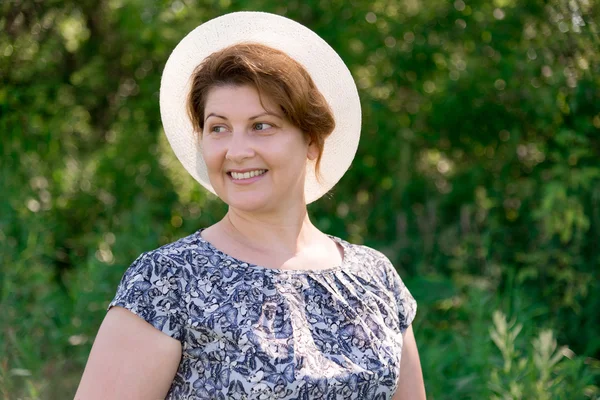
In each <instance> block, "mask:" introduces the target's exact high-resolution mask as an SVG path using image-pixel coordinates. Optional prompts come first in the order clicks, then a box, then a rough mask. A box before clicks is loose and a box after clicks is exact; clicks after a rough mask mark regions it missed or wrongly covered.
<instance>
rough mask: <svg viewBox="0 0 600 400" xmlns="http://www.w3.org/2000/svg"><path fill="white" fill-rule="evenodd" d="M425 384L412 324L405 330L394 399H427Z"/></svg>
mask: <svg viewBox="0 0 600 400" xmlns="http://www.w3.org/2000/svg"><path fill="white" fill-rule="evenodd" d="M425 399H426V397H425V384H424V383H423V373H422V372H421V361H420V360H419V350H417V342H416V341H415V335H414V334H413V329H412V325H410V326H409V327H408V329H406V331H405V332H404V344H403V345H402V359H401V360H400V376H399V377H398V389H397V390H396V393H395V394H394V397H393V398H392V400H425Z"/></svg>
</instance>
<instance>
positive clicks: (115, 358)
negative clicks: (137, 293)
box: [75, 307, 181, 400]
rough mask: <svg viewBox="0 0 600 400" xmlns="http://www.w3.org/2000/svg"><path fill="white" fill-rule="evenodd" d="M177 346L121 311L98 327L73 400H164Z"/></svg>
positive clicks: (111, 313)
mask: <svg viewBox="0 0 600 400" xmlns="http://www.w3.org/2000/svg"><path fill="white" fill-rule="evenodd" d="M180 359H181V343H180V342H179V341H178V340H176V339H174V338H172V337H169V336H168V335H166V334H165V333H163V332H161V331H159V330H158V329H156V328H155V327H153V326H152V325H150V324H149V323H148V322H146V321H144V320H143V319H141V318H140V317H138V316H136V315H135V314H133V313H131V312H130V311H127V310H125V309H124V308H121V307H113V308H111V309H110V310H109V312H108V313H107V314H106V317H105V318H104V321H103V322H102V325H101V326H100V330H99V331H98V335H97V336H96V340H95V341H94V345H93V347H92V351H91V352H90V356H89V359H88V362H87V365H86V367H85V371H84V373H83V376H82V378H81V382H80V384H79V388H78V389H77V393H76V394H75V399H86V400H87V399H164V398H165V396H166V395H167V392H168V391H169V388H170V386H171V383H172V381H173V377H174V376H175V373H176V372H177V367H178V365H179V362H180Z"/></svg>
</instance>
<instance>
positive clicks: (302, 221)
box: [220, 205, 317, 255]
mask: <svg viewBox="0 0 600 400" xmlns="http://www.w3.org/2000/svg"><path fill="white" fill-rule="evenodd" d="M220 224H222V228H223V230H224V231H225V232H226V233H227V235H228V236H230V237H231V238H232V239H234V240H236V241H239V242H241V243H243V244H245V245H247V246H249V247H251V248H254V249H256V250H259V251H260V250H263V249H271V250H272V249H280V250H281V251H282V252H285V253H288V254H292V255H293V254H297V253H299V252H300V251H301V249H302V248H303V247H304V245H305V244H307V243H308V242H309V241H310V239H311V237H314V235H315V233H316V231H317V229H316V228H315V226H314V225H313V224H312V222H311V221H310V219H309V217H308V213H307V211H306V205H302V206H301V207H298V208H296V209H289V210H288V211H287V212H286V213H285V215H279V216H265V215H256V214H248V213H244V212H243V211H239V210H235V209H232V208H231V207H230V208H229V211H228V212H227V215H225V217H224V218H223V220H222V221H221V222H220Z"/></svg>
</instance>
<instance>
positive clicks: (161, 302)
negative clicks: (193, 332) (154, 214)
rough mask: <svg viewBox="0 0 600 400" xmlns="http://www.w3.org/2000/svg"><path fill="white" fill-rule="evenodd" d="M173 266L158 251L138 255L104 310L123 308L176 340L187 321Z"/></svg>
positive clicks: (176, 272) (179, 283) (180, 339)
mask: <svg viewBox="0 0 600 400" xmlns="http://www.w3.org/2000/svg"><path fill="white" fill-rule="evenodd" d="M178 275H179V273H178V270H177V266H176V265H174V264H173V263H171V262H170V260H169V259H168V258H167V257H165V256H163V255H161V254H160V253H158V252H148V253H144V254H142V255H140V256H139V257H138V258H137V259H136V260H135V261H134V262H133V263H132V264H131V265H130V266H129V268H128V269H127V270H126V271H125V273H124V274H123V278H122V279H121V282H120V283H119V286H118V287H117V293H116V295H115V297H114V299H113V300H112V301H111V302H110V304H109V306H108V310H110V308H112V307H114V306H119V307H123V308H125V309H127V310H129V311H131V312H132V313H134V314H135V315H137V316H139V317H140V318H142V319H144V320H145V321H146V322H148V323H149V324H151V325H152V326H154V327H155V328H156V329H158V330H160V331H162V332H163V333H165V334H167V335H169V336H170V337H172V338H174V339H177V340H179V341H182V340H183V326H184V323H185V321H186V320H187V318H186V316H185V312H184V311H185V309H184V308H183V307H182V305H181V293H182V291H181V279H179V277H178Z"/></svg>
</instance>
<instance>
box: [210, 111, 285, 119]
mask: <svg viewBox="0 0 600 400" xmlns="http://www.w3.org/2000/svg"><path fill="white" fill-rule="evenodd" d="M265 115H272V116H274V117H277V118H280V119H282V118H283V117H282V116H281V115H279V114H276V113H274V112H270V111H265V112H264V113H261V114H258V115H255V116H253V117H250V118H248V119H250V120H254V119H258V118H260V117H264V116H265ZM210 117H216V118H221V119H224V120H226V121H228V120H229V119H228V118H227V117H225V116H223V115H218V114H215V113H210V114H208V115H207V116H206V118H205V119H204V122H206V121H207V120H208V119H209V118H210Z"/></svg>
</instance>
